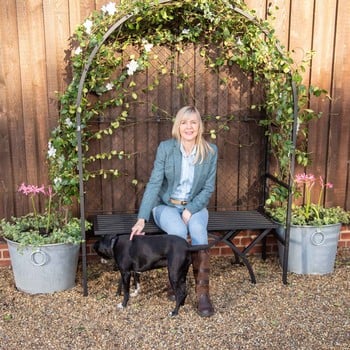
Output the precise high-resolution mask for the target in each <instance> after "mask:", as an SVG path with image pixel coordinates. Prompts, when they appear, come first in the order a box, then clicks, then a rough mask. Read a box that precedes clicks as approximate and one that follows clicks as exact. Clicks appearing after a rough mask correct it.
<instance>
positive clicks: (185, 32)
mask: <svg viewBox="0 0 350 350" xmlns="http://www.w3.org/2000/svg"><path fill="white" fill-rule="evenodd" d="M189 33H190V30H189V29H183V30H182V32H181V34H185V35H187V34H189Z"/></svg>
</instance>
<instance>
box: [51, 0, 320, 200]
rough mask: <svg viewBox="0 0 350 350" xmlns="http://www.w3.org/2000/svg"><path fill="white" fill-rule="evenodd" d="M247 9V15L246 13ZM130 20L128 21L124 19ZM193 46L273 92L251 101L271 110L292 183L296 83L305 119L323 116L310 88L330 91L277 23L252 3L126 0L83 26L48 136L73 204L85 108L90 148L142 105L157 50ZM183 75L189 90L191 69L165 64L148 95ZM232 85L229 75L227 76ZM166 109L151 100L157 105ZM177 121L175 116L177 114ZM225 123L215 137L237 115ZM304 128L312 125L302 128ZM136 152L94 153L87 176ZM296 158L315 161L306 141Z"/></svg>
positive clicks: (278, 154)
mask: <svg viewBox="0 0 350 350" xmlns="http://www.w3.org/2000/svg"><path fill="white" fill-rule="evenodd" d="M242 13H243V14H246V15H242ZM125 18H127V21H121V20H122V19H125ZM118 21H121V24H120V26H119V27H117V28H116V30H114V32H113V33H111V35H110V36H109V37H108V39H107V40H106V41H105V42H104V43H103V44H102V45H101V47H100V49H99V50H98V52H97V53H96V56H95V57H94V60H93V61H92V62H91V66H90V68H89V70H88V72H87V76H86V79H85V84H84V88H83V96H82V99H81V104H80V106H77V105H76V100H77V92H78V86H79V82H80V77H81V75H82V74H83V71H84V69H85V67H86V64H87V60H88V59H89V56H90V54H91V52H92V51H93V50H94V48H95V47H96V45H98V44H99V43H101V40H102V39H103V37H104V35H105V34H106V32H107V31H108V30H109V29H110V28H111V26H112V25H114V24H115V23H117V22H118ZM191 45H192V46H194V47H195V48H196V50H197V51H198V52H199V55H200V57H201V58H202V59H203V61H204V62H205V66H206V69H208V70H211V71H212V72H216V73H218V72H220V70H221V69H223V68H225V67H231V66H238V67H240V69H241V70H242V71H244V72H247V73H252V72H253V74H254V82H255V83H256V84H261V85H262V86H263V88H264V91H265V98H264V101H263V103H261V104H260V105H253V106H251V108H253V109H259V110H262V111H264V114H265V115H266V117H264V118H263V119H261V120H260V124H261V125H262V126H263V127H265V129H266V134H267V135H268V136H269V141H270V146H271V152H272V154H273V156H274V157H275V159H276V160H277V167H278V169H277V171H276V173H277V176H278V177H279V178H280V179H282V180H285V179H286V178H287V177H288V175H289V161H290V154H291V151H292V143H291V140H290V135H291V130H292V126H293V94H292V88H291V84H290V83H291V80H293V81H294V82H295V83H296V85H297V89H298V94H299V100H298V107H299V113H298V122H299V125H306V124H307V122H308V121H309V120H311V119H313V118H315V117H318V114H317V113H315V112H314V111H313V110H311V109H309V108H307V107H308V100H309V96H310V94H314V95H317V96H319V95H320V94H322V93H324V91H323V90H321V89H319V88H315V87H310V88H307V87H306V86H304V85H303V84H302V76H301V72H302V71H303V69H305V64H307V61H308V58H306V60H305V62H302V64H301V65H300V66H297V65H296V64H295V63H294V62H293V60H292V58H291V56H290V54H289V53H288V52H287V51H286V50H285V49H284V48H283V47H282V46H281V45H280V43H279V42H278V39H277V38H276V36H275V35H274V30H273V28H272V27H271V25H270V23H269V22H268V21H263V20H259V19H257V18H256V17H255V15H254V12H251V11H249V10H248V9H247V7H246V5H245V4H244V2H243V1H239V0H236V1H229V0H181V1H180V0H178V1H170V0H169V1H165V0H163V1H151V0H142V1H130V0H127V1H122V2H121V3H120V5H118V6H117V5H116V4H115V3H113V2H111V3H109V4H107V5H105V6H103V7H102V9H101V10H100V11H95V12H94V13H92V14H91V15H90V16H89V17H88V18H87V19H86V20H85V21H84V23H82V24H81V25H80V26H79V27H78V28H77V29H76V31H75V33H74V36H73V39H72V58H71V62H72V69H73V77H72V81H71V83H70V84H69V86H68V87H67V89H66V91H65V92H64V93H63V94H62V95H61V96H60V106H61V107H60V118H59V122H58V126H57V127H56V128H55V129H54V130H53V131H52V134H51V138H50V141H49V150H48V161H49V171H50V177H51V180H52V183H53V187H54V190H55V191H56V192H57V193H60V195H61V198H62V202H63V203H64V204H70V203H72V199H73V198H77V197H78V193H79V179H78V171H77V164H78V151H77V137H76V132H77V126H76V112H77V108H79V111H80V112H81V128H82V148H83V152H84V154H87V153H88V151H89V142H91V140H93V139H97V140H100V139H102V138H103V137H104V136H105V135H111V134H113V133H114V132H115V131H116V130H117V129H119V128H120V127H122V126H123V125H124V123H125V122H127V120H128V118H129V111H130V106H131V105H133V104H135V103H143V102H142V99H140V97H139V95H138V89H137V88H138V86H137V83H136V80H135V79H134V77H135V76H136V75H137V74H142V72H145V71H146V70H147V68H148V67H149V62H150V59H151V58H152V59H154V58H155V57H156V55H157V53H156V52H157V48H160V47H167V48H169V50H170V55H169V57H168V60H170V61H171V60H173V61H174V60H175V59H176V58H177V57H178V56H179V55H182V54H183V53H184V52H185V50H186V48H188V47H189V46H191ZM168 74H177V80H178V84H177V87H176V88H177V89H184V88H185V86H186V80H187V79H188V78H189V76H188V75H186V74H184V73H183V72H181V71H179V72H177V73H176V72H173V71H169V69H168V67H167V66H166V65H163V64H159V66H158V68H157V72H156V74H155V75H154V78H153V79H152V80H151V81H150V82H149V83H148V85H147V88H146V92H147V91H152V90H153V89H154V88H155V87H156V86H158V85H159V81H160V79H161V78H162V77H164V76H166V75H168ZM222 83H223V84H225V82H222ZM158 108H159V107H158V106H156V105H153V106H152V109H153V110H154V111H156V110H157V109H158ZM108 110H113V116H114V117H113V119H112V120H110V121H109V123H108V124H107V126H106V127H105V128H103V129H99V130H93V129H92V128H89V127H88V124H89V122H90V121H91V120H93V119H94V118H95V119H96V118H104V117H105V113H106V111H108ZM168 117H169V118H171V116H170V115H169V116H168ZM214 118H216V119H218V120H220V121H221V124H220V125H219V127H218V130H214V129H212V130H210V135H211V137H212V138H215V137H216V133H217V132H219V131H220V130H225V128H227V127H229V126H228V124H229V118H228V120H225V118H223V117H222V118H221V117H220V116H215V117H214ZM300 130H301V131H305V128H302V127H301V128H300ZM114 157H118V158H130V157H132V154H128V153H126V152H125V151H123V150H111V151H110V152H106V153H99V154H92V155H87V156H85V157H84V159H83V166H84V179H85V180H88V179H89V178H91V177H95V176H97V175H101V176H104V177H106V176H108V175H109V174H111V175H113V176H119V175H120V172H119V170H118V169H98V170H97V171H96V170H94V171H91V170H88V165H89V164H92V163H94V162H96V161H97V160H100V159H112V158H114ZM296 159H297V161H298V162H299V163H300V164H302V165H304V166H305V165H307V164H308V162H309V159H308V155H307V153H306V152H305V150H304V149H303V147H300V148H298V149H297V150H296Z"/></svg>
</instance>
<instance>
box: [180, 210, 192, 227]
mask: <svg viewBox="0 0 350 350" xmlns="http://www.w3.org/2000/svg"><path fill="white" fill-rule="evenodd" d="M191 216H192V214H191V212H190V211H189V210H187V209H185V210H184V211H183V212H182V220H183V221H184V223H185V224H186V225H187V224H188V222H189V221H190V219H191Z"/></svg>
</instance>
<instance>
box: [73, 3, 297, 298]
mask: <svg viewBox="0 0 350 350" xmlns="http://www.w3.org/2000/svg"><path fill="white" fill-rule="evenodd" d="M172 1H173V0H159V1H158V2H157V6H162V5H165V4H167V3H171V2H172ZM154 6H156V5H154ZM231 10H232V11H235V12H236V13H238V14H239V15H241V16H243V17H245V18H246V19H248V20H249V21H250V22H252V23H253V24H254V25H255V26H257V27H259V28H260V29H261V30H262V32H264V33H265V34H267V32H266V30H265V29H264V28H262V27H261V25H260V24H259V21H258V20H257V18H255V17H254V16H252V15H251V14H249V13H247V12H245V11H243V10H242V9H240V8H238V7H236V6H234V5H233V6H232V8H231ZM134 16H135V14H133V13H129V14H126V15H125V16H124V17H122V18H120V19H119V20H117V21H116V22H115V23H114V24H113V25H112V26H111V27H110V28H109V29H108V31H107V32H106V33H105V34H104V36H103V37H102V39H101V40H100V42H99V43H97V44H96V46H95V47H94V49H93V50H92V52H91V53H90V55H89V57H88V60H87V62H86V63H85V65H84V68H83V71H82V74H81V77H80V81H79V85H78V93H77V98H76V107H77V108H76V137H77V146H78V173H79V201H80V222H81V224H80V225H81V235H82V239H83V243H82V275H83V293H84V296H87V295H88V287H87V261H86V242H85V240H86V228H85V203H84V180H83V178H84V176H83V175H84V174H83V171H84V168H83V151H82V125H81V108H80V106H81V102H82V93H83V88H84V83H85V79H86V76H87V73H88V72H89V70H90V67H91V64H92V62H93V60H94V58H95V56H96V54H97V53H98V51H99V50H100V48H101V46H102V45H103V44H104V42H105V41H106V40H107V39H108V38H109V37H110V36H111V34H112V33H113V32H114V31H115V30H117V29H118V28H119V27H120V26H122V24H124V23H126V22H127V21H128V20H129V19H130V18H132V17H134ZM276 49H277V50H278V51H279V52H280V53H281V54H282V55H283V52H282V50H281V48H280V47H279V46H276ZM285 74H286V75H287V76H288V80H289V81H290V84H291V88H292V94H293V104H294V108H293V127H292V132H291V135H290V137H291V141H292V145H293V150H292V152H291V154H290V174H289V179H288V184H285V185H286V187H287V188H288V189H290V188H291V186H292V178H293V174H294V167H295V146H296V137H297V135H296V134H297V119H298V94H297V87H296V84H295V82H294V81H293V79H292V76H291V73H290V72H288V73H285ZM291 204H292V195H291V193H290V191H289V196H288V205H287V216H286V237H285V249H284V257H283V275H282V280H283V283H284V284H287V266H288V250H289V249H288V248H289V234H290V222H291Z"/></svg>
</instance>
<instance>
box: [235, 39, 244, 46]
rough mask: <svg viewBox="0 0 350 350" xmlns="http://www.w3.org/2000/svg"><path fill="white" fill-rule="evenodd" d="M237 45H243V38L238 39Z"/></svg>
mask: <svg viewBox="0 0 350 350" xmlns="http://www.w3.org/2000/svg"><path fill="white" fill-rule="evenodd" d="M236 44H237V45H238V46H241V45H243V43H242V40H241V38H238V39H237V42H236Z"/></svg>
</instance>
